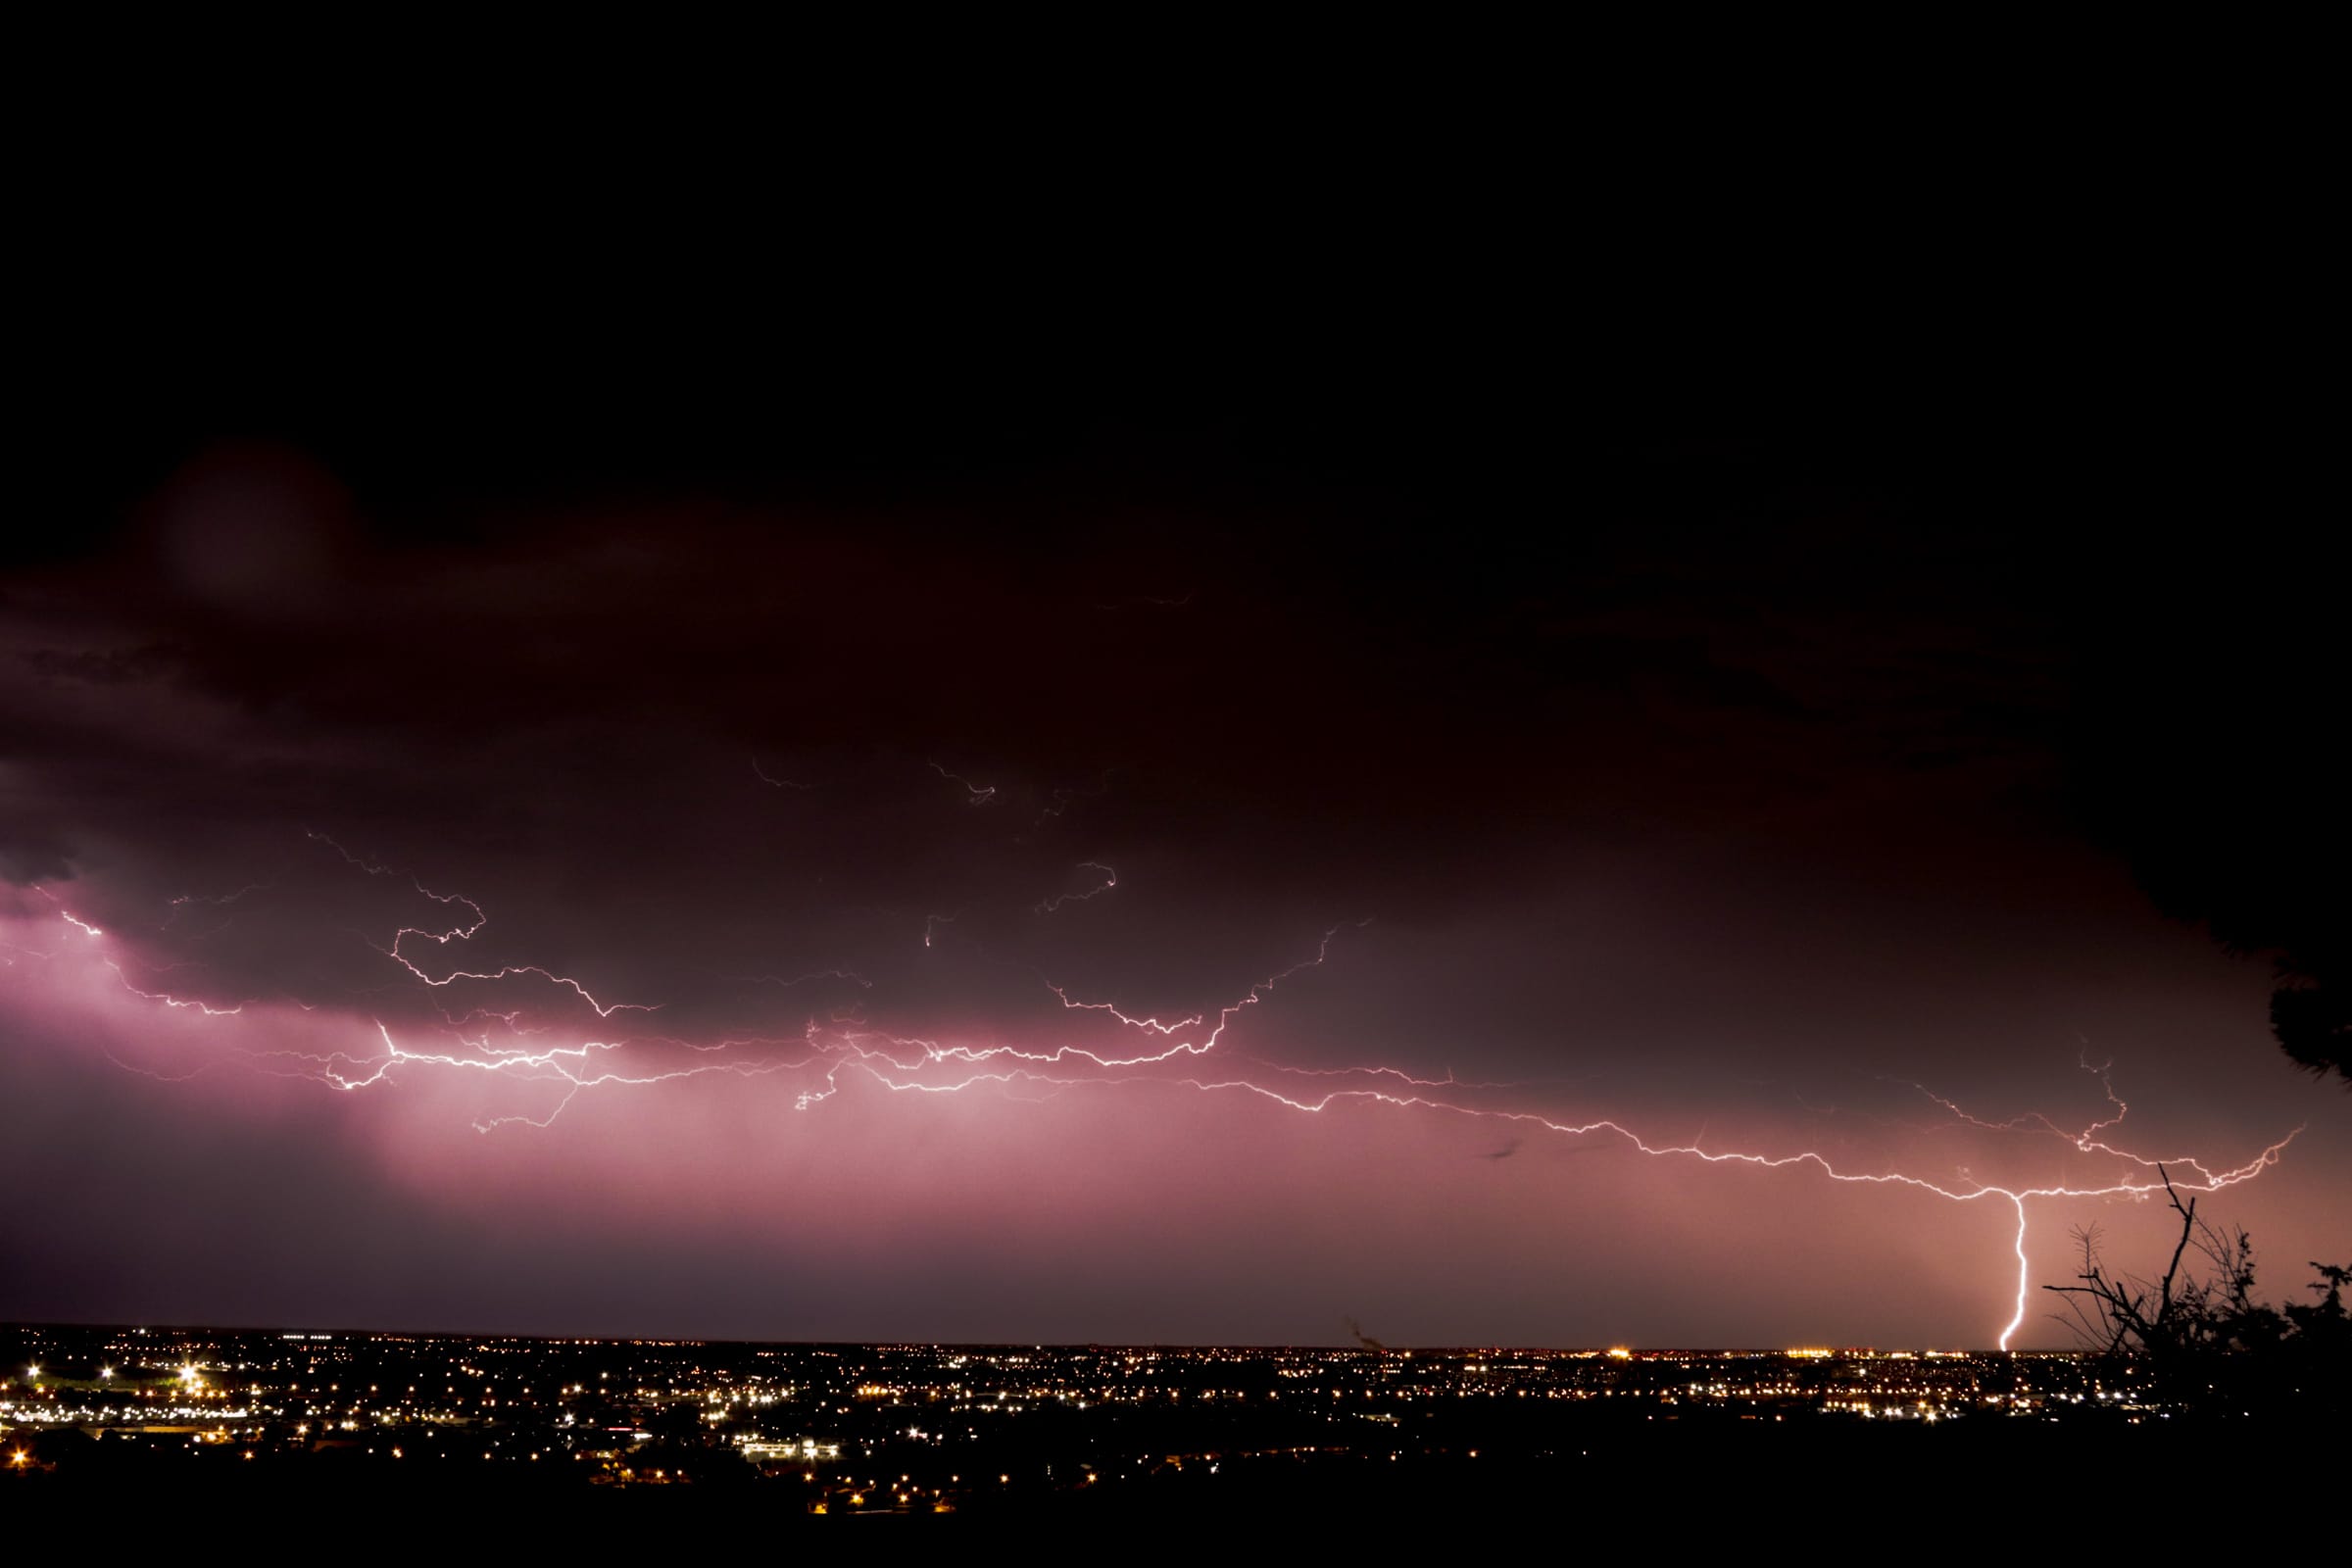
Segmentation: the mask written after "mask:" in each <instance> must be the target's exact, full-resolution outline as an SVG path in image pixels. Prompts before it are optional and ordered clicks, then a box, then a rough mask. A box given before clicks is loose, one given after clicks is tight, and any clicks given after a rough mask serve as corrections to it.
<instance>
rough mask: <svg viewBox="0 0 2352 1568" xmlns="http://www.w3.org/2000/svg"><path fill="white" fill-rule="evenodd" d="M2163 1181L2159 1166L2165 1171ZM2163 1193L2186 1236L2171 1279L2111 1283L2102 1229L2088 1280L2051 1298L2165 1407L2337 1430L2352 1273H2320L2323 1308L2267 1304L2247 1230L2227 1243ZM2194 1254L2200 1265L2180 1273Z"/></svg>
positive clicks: (2192, 1209) (2350, 1365)
mask: <svg viewBox="0 0 2352 1568" xmlns="http://www.w3.org/2000/svg"><path fill="white" fill-rule="evenodd" d="M2158 1169H2159V1171H2160V1172H2161V1171H2162V1167H2161V1166H2159V1167H2158ZM2165 1192H2166V1194H2167V1196H2169V1197H2170V1198H2171V1199H2172V1203H2173V1208H2174V1210H2175V1212H2177V1213H2179V1214H2180V1239H2179V1240H2178V1241H2177V1242H2176V1243H2175V1244H2174V1247H2173V1252H2172V1257H2171V1259H2170V1260H2169V1262H2168V1263H2167V1264H2166V1267H2165V1271H2164V1274H2163V1277H2162V1278H2161V1279H2157V1280H2148V1279H2144V1278H2141V1277H2139V1276H2137V1275H2132V1274H2121V1273H2116V1274H2111V1273H2110V1272H2109V1271H2108V1269H2107V1266H2106V1264H2105V1262H2104V1261H2103V1260H2102V1259H2101V1257H2100V1255H2099V1238H2098V1230H2097V1227H2095V1226H2093V1227H2091V1228H2090V1229H2088V1230H2084V1231H2078V1232H2077V1233H2076V1234H2077V1236H2078V1237H2079V1238H2080V1239H2081V1241H2082V1273H2081V1274H2080V1275H2078V1276H2077V1278H2078V1280H2079V1281H2080V1282H2081V1283H2079V1284H2075V1285H2049V1286H2044V1287H2043V1289H2044V1290H2047V1291H2051V1292H2053V1293H2055V1294H2057V1295H2060V1296H2063V1297H2065V1298H2067V1305H2068V1308H2069V1311H2070V1314H2071V1317H2070V1318H2062V1319H2061V1321H2071V1324H2072V1326H2073V1327H2074V1329H2075V1331H2076V1332H2077V1333H2078V1334H2079V1335H2080V1336H2082V1339H2083V1341H2084V1343H2085V1344H2087V1345H2088V1346H2090V1347H2091V1348H2093V1349H2095V1350H2096V1351H2098V1352H2099V1353H2100V1354H2103V1355H2107V1356H2111V1357H2115V1358H2119V1359H2130V1360H2133V1361H2145V1362H2146V1363H2147V1367H2148V1370H2149V1373H2150V1375H2151V1380H2152V1385H2153V1388H2154V1391H2155V1393H2156V1394H2157V1396H2158V1397H2159V1398H2161V1399H2163V1400H2164V1401H2165V1402H2166V1403H2168V1404H2170V1405H2172V1406H2174V1407H2176V1408H2178V1409H2180V1410H2182V1411H2186V1412H2190V1413H2196V1414H2204V1415H2212V1416H2218V1417H2229V1416H2251V1415H2256V1414H2260V1415H2263V1416H2265V1417H2268V1418H2273V1419H2292V1420H2297V1421H2318V1420H2323V1419H2336V1418H2339V1417H2340V1416H2341V1415H2342V1414H2343V1413H2344V1412H2345V1408H2346V1403H2347V1397H2346V1387H2345V1385H2346V1381H2347V1374H2348V1373H2352V1315H2347V1313H2346V1311H2345V1307H2344V1289H2345V1287H2346V1285H2347V1284H2352V1267H2348V1266H2343V1265H2337V1264H2330V1263H2316V1262H2315V1263H2313V1264H2312V1265H2311V1266H2312V1268H2313V1269H2314V1270H2316V1271H2317V1272H2318V1274H2319V1279H2318V1281H2317V1282H2316V1283H2314V1284H2313V1285H2312V1286H2311V1287H2310V1289H2311V1290H2312V1291H2313V1292H2314V1293H2316V1294H2317V1295H2318V1296H2319V1297H2320V1299H2319V1300H2318V1301H2317V1302H2289V1303H2288V1304H2286V1305H2284V1306H2280V1307H2273V1306H2269V1305H2266V1304H2265V1303H2263V1302H2262V1301H2260V1300H2258V1299H2255V1295H2254V1247H2253V1242H2252V1239H2251V1238H2250V1237H2249V1236H2248V1235H2247V1234H2246V1232H2245V1231H2244V1230H2243V1229H2242V1228H2241V1229H2239V1230H2236V1231H2234V1232H2232V1233H2230V1234H2228V1235H2225V1234H2223V1233H2222V1232H2220V1231H2217V1230H2215V1229H2214V1228H2213V1226H2212V1225H2210V1224H2208V1223H2207V1222H2205V1221H2204V1220H2201V1219H2199V1218H2198V1217H2197V1205H2196V1200H2194V1199H2190V1200H2188V1201H2185V1202H2184V1201H2182V1200H2181V1197H2180V1192H2179V1191H2178V1190H2177V1189H2176V1188H2175V1187H2174V1186H2173V1184H2172V1179H2171V1177H2170V1176H2169V1175H2168V1176H2166V1178H2165ZM2192 1251H2193V1252H2194V1253H2195V1254H2196V1256H2197V1257H2198V1258H2201V1259H2202V1263H2201V1264H2199V1263H2195V1262H2190V1263H2189V1264H2188V1267H2187V1268H2186V1269H2185V1270H2184V1269H2183V1263H2184V1261H2185V1260H2188V1259H2189V1257H2190V1254H2191V1252H2192Z"/></svg>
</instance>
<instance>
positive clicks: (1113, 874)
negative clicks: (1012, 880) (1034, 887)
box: [1035, 860, 1119, 914]
mask: <svg viewBox="0 0 2352 1568" xmlns="http://www.w3.org/2000/svg"><path fill="white" fill-rule="evenodd" d="M1077 869H1079V870H1081V871H1100V872H1102V873H1103V880H1102V881H1100V882H1098V883H1096V884H1095V885H1094V886H1093V887H1091V888H1088V889H1087V890H1086V891H1085V892H1084V893H1062V894H1057V895H1056V896H1054V898H1051V899H1048V900H1046V901H1045V902H1044V903H1042V904H1039V905H1037V906H1035V907H1036V909H1037V912H1038V913H1040V914H1052V913H1053V912H1054V910H1055V909H1058V908H1060V907H1062V906H1063V905H1065V904H1084V903H1086V902H1087V901H1088V900H1089V899H1098V898H1101V897H1102V896H1103V894H1105V893H1108V892H1109V891H1110V890H1111V889H1112V888H1115V887H1117V886H1118V885H1119V873H1118V872H1117V871H1115V870H1113V869H1111V868H1110V867H1109V866H1107V865H1104V864H1103V862H1102V861H1101V860H1080V861H1079V862H1078V866H1077Z"/></svg>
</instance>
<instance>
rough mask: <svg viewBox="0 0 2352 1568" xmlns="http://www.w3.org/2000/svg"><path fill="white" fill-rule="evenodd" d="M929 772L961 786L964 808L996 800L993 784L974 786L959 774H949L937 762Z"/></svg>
mask: <svg viewBox="0 0 2352 1568" xmlns="http://www.w3.org/2000/svg"><path fill="white" fill-rule="evenodd" d="M931 771H933V772H934V773H937V774H938V775H939V776H940V777H941V778H944V779H949V780H952V781H954V782H955V783H957V784H960V785H962V786H963V792H964V795H965V797H966V799H965V801H964V804H965V805H966V806H986V805H987V804H988V803H989V802H991V801H993V800H995V799H996V798H997V787H996V786H995V785H994V784H975V783H973V782H972V781H971V780H970V779H968V778H965V777H964V776H963V775H962V774H961V773H951V772H949V771H948V770H947V769H946V768H944V767H942V766H940V765H939V764H938V763H937V762H933V763H932V764H931Z"/></svg>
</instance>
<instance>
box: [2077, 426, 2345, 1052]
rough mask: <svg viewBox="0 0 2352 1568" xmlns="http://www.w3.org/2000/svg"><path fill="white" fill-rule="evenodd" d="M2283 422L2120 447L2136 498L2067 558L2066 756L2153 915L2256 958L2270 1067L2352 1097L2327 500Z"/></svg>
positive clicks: (2337, 653) (2333, 486) (2321, 475)
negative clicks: (2270, 968) (2333, 1083)
mask: <svg viewBox="0 0 2352 1568" xmlns="http://www.w3.org/2000/svg"><path fill="white" fill-rule="evenodd" d="M2291 424H2292V421H2287V422H2285V423H2284V424H2282V425H2281V426H2279V427H2272V426H2271V425H2270V424H2267V423H2266V424H2264V425H2262V426H2261V427H2260V428H2257V429H2252V430H2249V429H2243V428H2240V429H2234V430H2232V429H2231V428H2229V426H2227V425H2226V424H2225V425H2221V426H2217V427H2214V428H2203V427H2192V428H2183V429H2178V430H2174V431H2172V432H2171V433H2172V436H2173V439H2169V440H2167V441H2166V442H2165V443H2164V444H2163V446H2162V447H2159V446H2157V445H2156V444H2155V443H2154V442H2153V441H2152V440H2151V441H2150V442H2149V444H2147V445H2145V446H2139V447H2133V448H2130V449H2128V450H2129V451H2130V454H2131V466H2136V468H2137V470H2138V471H2139V472H2140V473H2141V474H2142V475H2143V476H2144V482H2143V483H2139V484H2134V485H2131V486H2128V487H2126V488H2125V489H2124V490H2123V491H2121V492H2119V493H2118V495H2117V498H2116V507H2115V510H2116V513H2117V515H2118V516H2117V521H2116V524H2115V526H2114V528H2113V529H2112V530H2107V529H2094V530H2089V531H2088V532H2087V534H2086V536H2085V537H2084V538H2083V539H2082V541H2081V544H2080V545H2079V547H2078V548H2079V549H2080V551H2081V557H2080V560H2079V563H2078V565H2079V575H2078V582H2079V584H2080V591H2079V597H2078V599H2077V602H2076V603H2075V605H2074V606H2072V607H2071V608H2070V609H2069V611H2068V612H2066V613H2067V614H2068V618H2069V619H2070V621H2071V622H2072V624H2073V627H2074V638H2073V641H2074V644H2075V652H2076V669H2075V691H2074V693H2073V698H2074V711H2073V714H2072V717H2071V719H2070V722H2069V726H2068V746H2067V750H2068V753H2069V760H2070V776H2071V788H2072V790H2073V794H2074V803H2073V804H2074V808H2075V811H2076V814H2077V816H2078V818H2079V819H2080V820H2081V821H2082V824H2083V826H2084V827H2085V828H2086V829H2087V830H2088V831H2089V832H2090V834H2091V835H2092V836H2093V837H2094V838H2095V839H2097V840H2098V841H2099V842H2101V843H2102V844H2104V845H2105V846H2106V847H2107V848H2109V849H2110V850H2112V851H2114V852H2116V853H2118V854H2120V855H2121V856H2122V857H2123V858H2125V859H2126V860H2127V861H2128V862H2129V864H2130V866H2131V873H2132V876H2133V878H2134V879H2135V880H2136V881H2137V882H2138V883H2139V886H2140V888H2141V890H2142V891H2143V892H2145V893H2146V894H2147V895H2148V897H2149V898H2150V900H2151V901H2152V902H2154V903H2155V905H2156V906H2157V907H2158V908H2160V909H2161V910H2163V911H2164V912H2165V913H2166V914H2167V915H2170V916H2172V917H2173V918H2175V919H2179V920H2183V921H2188V922H2192V923H2198V924H2202V925H2204V926H2205V927H2206V929H2207V930H2208V931H2209V932H2210V933H2211V934H2212V936H2213V938H2214V940H2215V941H2217V942H2219V943H2220V944H2221V945H2222V946H2223V947H2224V948H2225V949H2226V950H2228V951H2229V952H2231V953H2234V954H2238V955H2241V956H2250V957H2266V958H2268V959H2270V960H2271V962H2272V963H2273V965H2274V969H2275V973H2276V976H2277V981H2276V989H2275V990H2274V991H2273V993H2272V996H2271V1005H2270V1022H2271V1031H2272V1033H2273V1035H2274V1036H2275V1037H2276V1039H2277V1040H2278V1046H2279V1049H2280V1050H2281V1051H2283V1052H2284V1053H2285V1054H2287V1056H2288V1057H2289V1058H2290V1059H2292V1060H2293V1061H2294V1062H2295V1063H2296V1065H2298V1066H2300V1067H2302V1068H2304V1069H2305V1070H2306V1071H2308V1072H2311V1073H2313V1074H2316V1075H2318V1076H2320V1077H2323V1078H2325V1077H2328V1076H2330V1075H2332V1076H2333V1077H2335V1078H2336V1079H2337V1080H2339V1081H2340V1082H2341V1083H2342V1084H2343V1085H2344V1087H2345V1088H2347V1089H2352V899H2346V898H2345V897H2344V889H2345V887H2346V886H2347V885H2348V884H2352V826H2348V824H2347V820H2346V813H2345V809H2344V802H2345V800H2346V799H2347V798H2352V789H2347V786H2346V780H2345V769H2344V765H2343V761H2342V758H2341V749H2340V747H2339V746H2338V744H2337V741H2336V739H2335V732H2336V730H2337V729H2338V728H2339V727H2340V724H2338V723H2335V722H2331V720H2333V719H2335V718H2336V716H2337V715H2339V714H2340V713H2341V711H2342V710H2343V706H2344V703H2343V690H2344V679H2345V674H2346V670H2347V663H2346V660H2345V657H2344V650H2343V646H2342V641H2343V634H2342V623H2343V616H2342V613H2341V609H2340V603H2341V599H2342V594H2343V574H2342V572H2341V571H2340V569H2337V568H2336V567H2335V566H2334V565H2333V564H2332V563H2333V561H2334V558H2335V556H2336V552H2335V551H2333V550H2332V548H2329V547H2327V546H2326V545H2325V543H2324V535H2323V534H2322V532H2321V528H2322V523H2321V522H2320V520H2319V519H2321V518H2324V517H2325V516H2327V515H2331V514H2332V510H2333V509H2332V507H2331V506H2329V505H2328V504H2327V501H2328V499H2329V498H2332V497H2333V495H2334V494H2335V493H2336V492H2337V491H2338V489H2339V488H2340V485H2339V482H2338V481H2337V480H2336V478H2335V477H2334V474H2333V472H2332V470H2331V469H2329V468H2327V466H2325V465H2323V464H2322V463H2321V462H2320V461H2319V460H2318V459H2317V458H2316V456H2310V455H2316V454H2319V453H2321V452H2324V451H2326V450H2327V447H2326V446H2325V445H2323V444H2321V443H2320V442H2318V441H2317V439H2316V432H2312V434H2313V435H2314V439H2312V440H2311V441H2310V442H2309V443H2308V444H2304V443H2300V442H2298V441H2296V440H2295V439H2293V438H2292V436H2293V431H2292V428H2291ZM2298 453H2300V454H2307V455H2305V456H2298Z"/></svg>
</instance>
